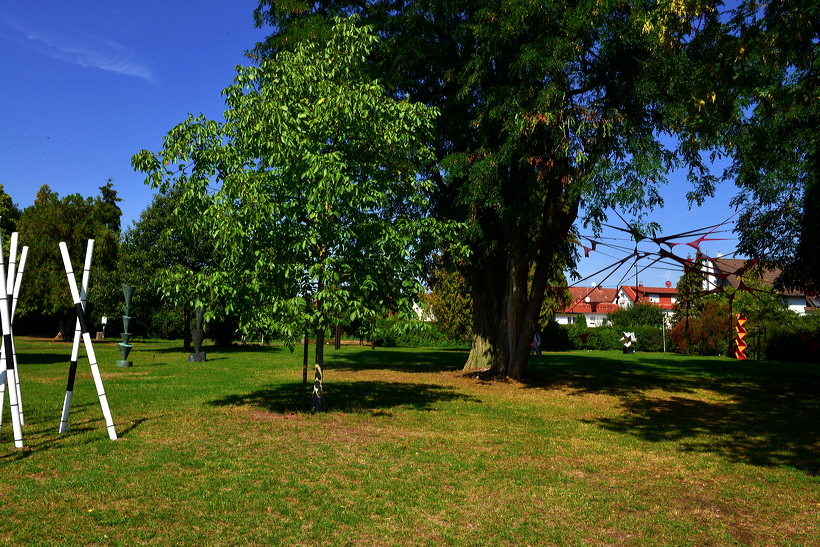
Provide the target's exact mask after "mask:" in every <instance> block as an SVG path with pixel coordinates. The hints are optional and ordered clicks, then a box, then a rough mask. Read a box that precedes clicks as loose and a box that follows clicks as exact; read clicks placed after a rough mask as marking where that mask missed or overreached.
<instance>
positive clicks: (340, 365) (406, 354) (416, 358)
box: [325, 348, 468, 373]
mask: <svg viewBox="0 0 820 547" xmlns="http://www.w3.org/2000/svg"><path fill="white" fill-rule="evenodd" d="M467 353H468V352H467V350H461V349H453V350H450V349H396V348H379V349H376V350H373V351H369V350H368V351H356V352H349V353H345V352H338V353H337V352H334V351H333V350H326V351H325V360H326V361H327V363H328V368H330V369H334V370H394V371H398V372H427V373H430V372H452V371H457V370H461V368H462V367H463V366H464V363H465V361H466V360H467Z"/></svg>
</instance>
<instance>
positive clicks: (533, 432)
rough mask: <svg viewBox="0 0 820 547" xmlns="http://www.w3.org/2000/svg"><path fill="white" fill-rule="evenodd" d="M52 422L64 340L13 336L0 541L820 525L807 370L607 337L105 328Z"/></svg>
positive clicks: (566, 535) (725, 532) (1, 439)
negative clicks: (15, 380)
mask: <svg viewBox="0 0 820 547" xmlns="http://www.w3.org/2000/svg"><path fill="white" fill-rule="evenodd" d="M95 348H96V350H97V355H98V358H99V361H100V366H101V370H102V373H103V378H104V382H105V387H106V392H107V395H108V399H109V402H110V406H111V411H112V414H113V415H114V420H115V423H116V424H117V432H118V434H119V436H120V439H119V440H117V441H115V442H112V441H109V440H108V437H107V435H106V432H105V427H104V423H103V419H102V414H101V411H100V408H99V404H98V401H97V396H96V392H95V390H94V385H93V381H92V379H91V375H90V372H89V367H88V364H87V361H86V360H84V359H83V360H81V363H80V367H79V370H80V375H79V376H78V378H77V383H76V387H75V395H74V404H73V407H72V413H71V418H70V426H69V431H68V432H67V433H65V434H58V433H57V428H58V425H59V419H60V409H61V406H62V401H63V395H64V392H65V380H66V375H67V370H68V364H67V360H68V354H69V353H70V346H68V345H67V344H62V343H55V342H49V341H36V340H18V341H17V351H18V353H19V355H20V369H21V377H22V390H23V403H24V410H25V421H26V425H25V428H24V434H25V441H26V448H25V449H24V450H18V449H15V448H13V443H12V440H11V424H10V423H9V419H8V409H7V408H6V409H5V416H4V420H3V428H2V432H1V433H0V543H2V544H12V543H14V544H21V543H25V544H44V545H49V544H54V545H56V544H62V545H80V544H85V545H151V544H153V545H193V544H201V545H271V544H289V545H319V544H329V545H348V544H352V545H432V544H441V543H444V544H453V545H472V544H475V545H478V544H481V545H484V544H494V545H505V544H506V545H527V544H529V545H735V544H737V545H817V544H819V543H820V532H818V521H820V517H819V516H818V515H820V478H819V477H818V473H819V472H820V431H819V430H818V415H820V413H819V411H820V395H818V394H820V374H818V370H817V368H816V367H812V366H810V365H793V364H783V363H755V362H743V363H740V362H737V361H732V360H728V359H718V358H714V359H702V358H697V359H694V358H684V357H680V356H675V355H671V354H635V355H628V356H626V355H622V354H619V353H615V352H583V353H566V354H548V355H545V356H544V357H541V358H533V361H532V364H531V367H532V371H531V372H532V373H531V379H529V380H528V381H526V382H512V381H508V382H489V381H485V380H482V379H481V378H477V377H475V375H464V374H463V373H462V372H461V371H460V368H461V365H462V364H463V362H464V359H465V356H466V353H465V352H462V351H454V350H427V349H377V350H376V351H371V350H370V349H369V348H361V347H358V346H352V347H351V346H343V348H342V349H341V350H339V351H333V350H331V349H328V350H326V359H327V361H328V362H327V366H326V375H325V394H326V398H327V404H328V411H327V412H324V413H319V414H310V413H307V412H302V411H300V410H299V406H300V400H301V397H302V391H301V390H302V387H301V355H300V354H298V353H297V354H291V353H290V352H288V351H287V350H286V349H283V348H279V347H268V348H236V349H230V350H227V351H225V350H217V349H215V348H206V349H207V352H208V358H209V361H208V362H206V363H188V362H187V361H186V357H187V355H186V354H184V353H182V352H181V351H179V350H178V349H176V348H175V347H174V345H173V344H170V343H159V342H142V343H138V344H136V345H135V348H134V351H133V352H132V353H131V359H132V360H133V362H134V366H133V367H132V368H128V369H122V368H117V367H115V366H114V365H113V363H114V362H115V361H116V360H117V359H119V352H118V351H117V349H116V344H115V343H114V342H105V343H99V344H97V345H96V346H95Z"/></svg>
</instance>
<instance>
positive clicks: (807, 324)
mask: <svg viewBox="0 0 820 547" xmlns="http://www.w3.org/2000/svg"><path fill="white" fill-rule="evenodd" d="M747 342H748V344H749V349H750V352H751V353H752V355H751V357H753V358H755V359H767V360H772V361H795V362H804V363H818V364H820V315H817V314H813V315H808V316H799V317H794V318H792V319H791V320H790V321H788V322H781V323H769V324H767V325H763V326H754V327H753V328H752V329H750V333H749V336H748V338H747Z"/></svg>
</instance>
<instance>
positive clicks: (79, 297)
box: [59, 239, 117, 441]
mask: <svg viewBox="0 0 820 547" xmlns="http://www.w3.org/2000/svg"><path fill="white" fill-rule="evenodd" d="M60 253H61V254H62V256H63V265H64V266H65V273H66V276H67V277H68V286H69V288H70V289H71V298H72V300H73V301H74V307H75V308H76V310H77V323H76V326H75V329H74V345H73V346H72V349H71V363H70V365H69V369H68V383H67V386H66V393H65V399H64V400H63V414H62V419H61V420H60V430H59V431H60V433H65V432H66V430H67V429H68V414H69V411H70V408H71V399H72V397H73V394H74V378H75V376H76V375H77V358H78V356H79V351H80V338H82V340H83V343H84V345H85V350H86V352H87V353H88V361H89V364H90V365H91V375H92V376H93V377H94V384H95V386H96V388H97V396H98V397H99V399H100V406H101V407H102V412H103V416H104V417H105V425H106V428H107V429H108V438H109V439H111V440H112V441H115V440H117V432H116V430H115V429H114V419H113V418H112V417H111V410H110V409H109V408H108V397H106V395H105V387H103V383H102V377H101V376H100V368H99V366H98V365H97V356H96V355H95V354H94V346H93V345H92V344H91V333H90V331H89V328H88V323H87V321H86V319H85V303H86V295H87V292H88V280H89V278H90V276H91V256H92V254H93V253H94V240H93V239H89V240H88V247H87V248H86V252H85V266H84V268H83V278H82V286H81V290H78V289H77V280H76V279H75V278H74V270H73V269H72V268H71V258H70V257H69V256H68V246H67V245H66V244H65V243H64V242H61V243H60Z"/></svg>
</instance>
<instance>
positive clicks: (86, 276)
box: [59, 239, 94, 433]
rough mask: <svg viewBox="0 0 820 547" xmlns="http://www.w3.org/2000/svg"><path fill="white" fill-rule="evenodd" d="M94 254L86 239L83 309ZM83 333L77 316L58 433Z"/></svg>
mask: <svg viewBox="0 0 820 547" xmlns="http://www.w3.org/2000/svg"><path fill="white" fill-rule="evenodd" d="M93 254H94V240H93V239H89V240H88V246H87V247H86V250H85V265H84V267H83V279H82V285H81V286H80V304H81V305H82V308H83V311H85V302H86V299H87V298H88V282H89V279H90V277H91V257H92V255H93ZM82 336H83V333H82V329H81V328H80V317H79V316H77V321H76V322H75V325H74V341H73V343H72V345H71V361H70V362H69V365H68V382H67V383H66V388H65V398H64V399H63V414H62V418H61V419H60V429H59V432H60V433H65V432H66V431H67V430H68V414H69V413H70V412H71V399H72V398H73V396H74V379H75V378H76V376H77V360H78V358H79V356H80V340H81V339H82Z"/></svg>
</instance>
